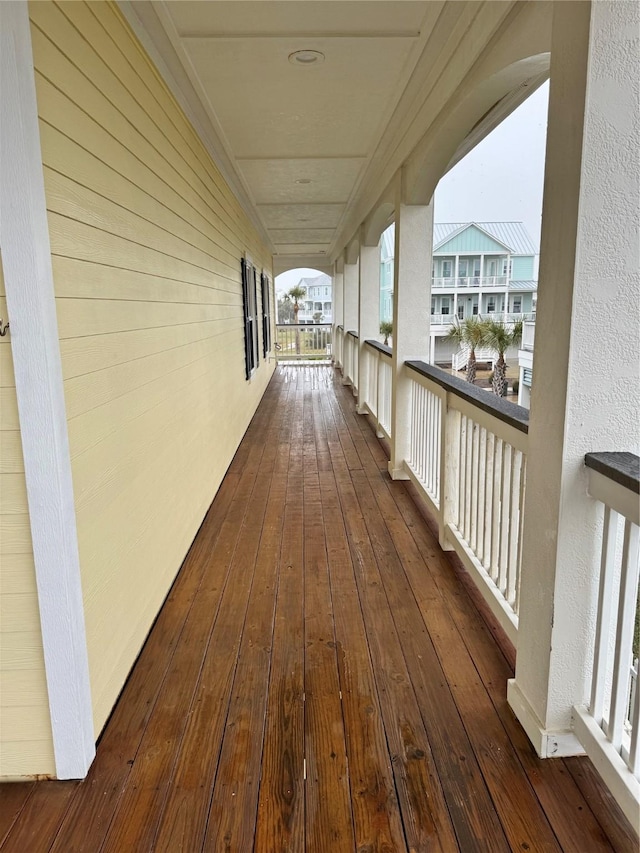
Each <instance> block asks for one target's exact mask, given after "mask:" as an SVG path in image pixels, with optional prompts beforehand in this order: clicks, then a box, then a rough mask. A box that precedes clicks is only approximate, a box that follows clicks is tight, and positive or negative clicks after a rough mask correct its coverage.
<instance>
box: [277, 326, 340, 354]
mask: <svg viewBox="0 0 640 853" xmlns="http://www.w3.org/2000/svg"><path fill="white" fill-rule="evenodd" d="M331 338H332V335H331V326H330V325H328V324H320V323H315V324H314V325H304V324H300V323H277V324H276V358H277V360H278V361H298V360H307V359H309V360H313V361H330V360H331Z"/></svg>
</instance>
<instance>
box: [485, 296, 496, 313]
mask: <svg viewBox="0 0 640 853" xmlns="http://www.w3.org/2000/svg"><path fill="white" fill-rule="evenodd" d="M495 310H496V299H495V296H490V297H489V299H488V301H487V311H488V312H489V314H493V313H494V312H495Z"/></svg>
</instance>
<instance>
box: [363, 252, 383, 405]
mask: <svg viewBox="0 0 640 853" xmlns="http://www.w3.org/2000/svg"><path fill="white" fill-rule="evenodd" d="M359 270H360V283H359V288H358V330H359V331H358V334H359V335H360V357H359V360H358V365H359V369H358V373H359V376H358V412H359V413H360V414H361V415H362V414H365V413H366V411H367V410H366V409H365V408H364V400H365V395H366V389H367V383H368V380H369V375H368V364H369V362H368V360H367V356H366V353H365V346H366V345H365V341H366V340H367V339H371V338H373V339H375V340H378V339H379V337H380V246H379V245H378V246H363V245H362V244H361V245H360V264H359Z"/></svg>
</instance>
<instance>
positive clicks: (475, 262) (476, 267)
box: [473, 258, 480, 276]
mask: <svg viewBox="0 0 640 853" xmlns="http://www.w3.org/2000/svg"><path fill="white" fill-rule="evenodd" d="M473 274H474V276H479V275H480V258H474V259H473Z"/></svg>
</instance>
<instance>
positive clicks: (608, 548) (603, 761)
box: [572, 452, 640, 824]
mask: <svg viewBox="0 0 640 853" xmlns="http://www.w3.org/2000/svg"><path fill="white" fill-rule="evenodd" d="M585 466H586V467H587V468H588V469H589V471H588V475H589V484H588V492H589V495H590V496H591V497H592V498H593V499H594V500H596V501H598V502H599V503H600V504H601V505H602V506H603V513H602V516H601V518H602V521H601V525H602V527H601V529H602V549H601V558H600V577H599V581H598V610H597V616H596V623H595V637H594V647H593V669H592V673H591V689H590V696H589V699H588V701H587V702H585V703H582V704H578V705H574V707H573V715H572V722H573V730H574V732H575V734H576V736H577V738H578V740H579V741H580V743H581V744H582V746H583V747H584V750H585V752H586V753H587V755H588V756H589V757H590V758H591V760H592V761H593V762H594V764H595V766H596V767H597V768H598V772H599V773H600V775H601V776H602V778H603V779H604V781H605V783H606V784H607V786H608V787H609V789H610V791H611V793H612V794H613V796H614V797H615V799H616V800H617V802H618V804H619V805H620V806H621V807H622V810H623V811H624V813H625V814H626V816H627V817H628V819H629V820H630V821H631V822H632V823H634V824H636V823H637V816H638V808H639V807H640V692H639V691H638V646H637V639H636V638H635V625H636V620H637V589H638V575H639V574H640V503H639V502H638V494H639V493H640V458H639V457H638V456H636V455H635V454H634V453H606V452H605V453H587V455H586V456H585Z"/></svg>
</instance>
